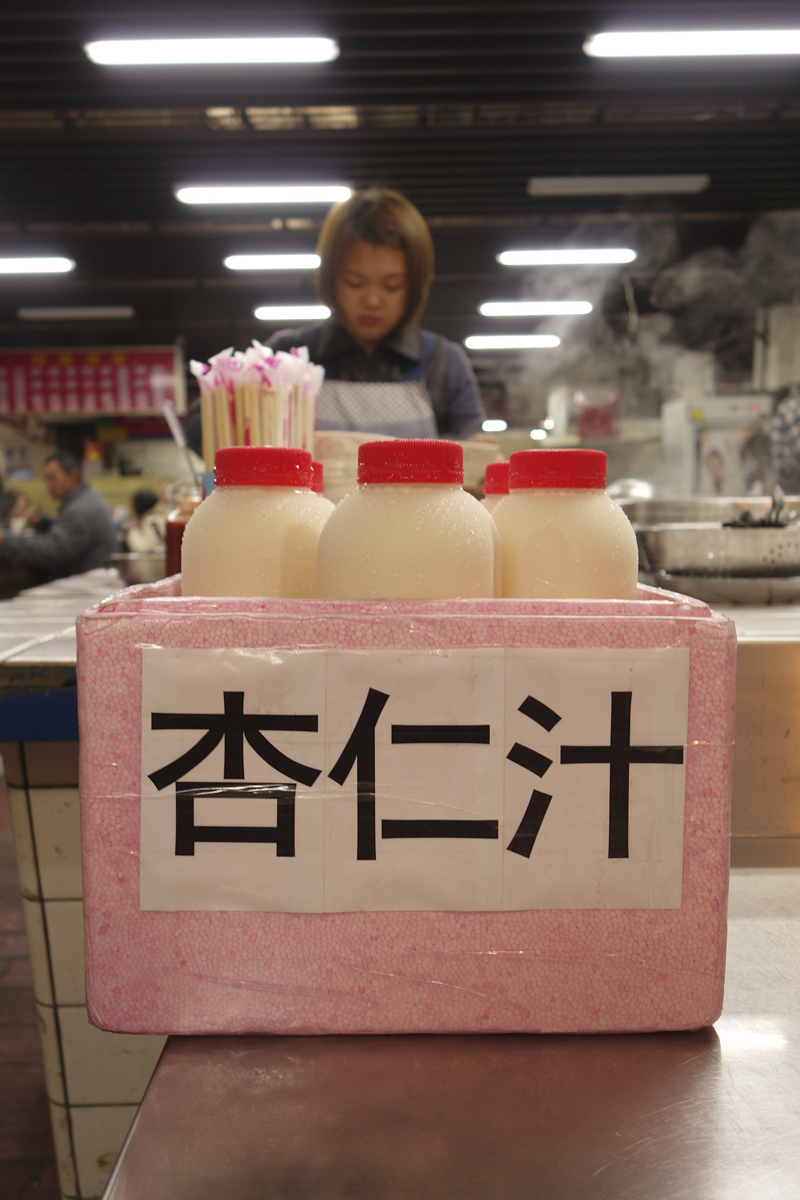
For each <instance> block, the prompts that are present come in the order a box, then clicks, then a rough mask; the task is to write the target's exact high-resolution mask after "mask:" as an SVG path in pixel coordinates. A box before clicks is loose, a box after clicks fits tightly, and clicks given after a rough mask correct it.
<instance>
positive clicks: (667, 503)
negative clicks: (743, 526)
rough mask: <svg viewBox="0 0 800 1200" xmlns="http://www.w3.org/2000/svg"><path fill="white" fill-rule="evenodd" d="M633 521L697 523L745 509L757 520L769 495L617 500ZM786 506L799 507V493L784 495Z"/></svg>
mask: <svg viewBox="0 0 800 1200" xmlns="http://www.w3.org/2000/svg"><path fill="white" fill-rule="evenodd" d="M617 503H618V504H620V505H621V507H622V508H623V509H624V510H625V513H626V514H627V517H628V520H629V521H630V522H631V523H632V524H633V525H677V524H687V523H689V524H696V523H697V522H698V521H702V522H706V521H709V522H710V521H713V522H716V523H717V524H719V525H721V524H722V523H723V521H735V520H736V519H737V517H740V516H741V515H742V513H743V512H745V511H746V510H747V509H749V510H750V512H751V513H752V514H753V516H754V517H755V518H756V520H760V519H761V518H762V517H766V516H767V514H768V513H769V511H770V509H771V508H772V497H771V496H693V497H687V498H686V499H684V500H619V501H617ZM785 504H786V508H787V509H788V510H789V511H790V512H791V511H792V509H797V510H799V511H800V496H786V497H785Z"/></svg>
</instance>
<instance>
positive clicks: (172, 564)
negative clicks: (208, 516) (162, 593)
mask: <svg viewBox="0 0 800 1200" xmlns="http://www.w3.org/2000/svg"><path fill="white" fill-rule="evenodd" d="M202 502H203V489H202V488H201V487H196V486H195V485H194V484H192V483H179V484H178V486H177V488H176V489H175V507H174V508H173V509H172V511H171V512H170V513H169V515H168V516H167V527H166V532H165V537H164V541H165V542H166V556H167V561H166V565H165V569H166V572H167V575H177V574H178V573H179V572H180V569H181V546H182V543H183V535H184V532H185V530H186V524H187V522H188V521H189V518H190V517H191V515H192V513H193V512H194V511H195V509H196V508H199V506H200V505H201V504H202Z"/></svg>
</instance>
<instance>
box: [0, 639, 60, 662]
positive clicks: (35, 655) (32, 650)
mask: <svg viewBox="0 0 800 1200" xmlns="http://www.w3.org/2000/svg"><path fill="white" fill-rule="evenodd" d="M12 649H13V647H12ZM6 654H7V655H8V658H7V661H8V662H11V663H25V662H35V663H74V662H75V660H76V657H77V642H76V640H75V634H74V633H73V634H70V635H67V636H66V637H59V638H50V639H49V640H47V641H45V640H44V639H42V641H38V642H36V643H35V644H34V645H33V646H27V647H26V649H24V650H20V651H18V652H17V653H16V654H13V653H12V654H9V653H8V651H6Z"/></svg>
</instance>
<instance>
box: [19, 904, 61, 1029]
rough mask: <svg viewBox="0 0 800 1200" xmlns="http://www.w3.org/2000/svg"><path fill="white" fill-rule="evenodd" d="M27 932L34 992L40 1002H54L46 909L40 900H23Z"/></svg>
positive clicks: (50, 1003)
mask: <svg viewBox="0 0 800 1200" xmlns="http://www.w3.org/2000/svg"><path fill="white" fill-rule="evenodd" d="M22 908H23V912H24V913H25V932H26V933H27V935H28V953H29V954H30V957H31V970H32V972H33V994H34V996H35V997H36V999H37V1000H38V1002H39V1003H40V1004H49V1005H51V1006H52V1004H53V988H52V984H51V978H50V956H49V954H48V948H47V937H46V935H45V928H44V911H43V909H42V906H41V904H40V903H39V901H38V900H23V901H22Z"/></svg>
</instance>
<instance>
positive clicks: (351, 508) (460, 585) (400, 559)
mask: <svg viewBox="0 0 800 1200" xmlns="http://www.w3.org/2000/svg"><path fill="white" fill-rule="evenodd" d="M463 482H464V453H463V450H462V448H461V446H459V445H458V443H457V442H447V441H440V440H437V439H416V438H397V439H394V440H392V441H375V442H366V443H365V444H364V445H362V446H360V447H359V451H358V487H357V489H356V491H355V492H352V493H350V495H347V496H345V497H344V498H343V499H342V500H340V501H339V503H338V504H337V506H336V509H335V511H334V512H333V514H332V515H331V517H330V520H329V521H328V523H327V525H326V526H325V529H324V530H323V532H322V536H321V537H320V542H319V552H318V555H317V584H318V591H319V595H320V596H322V597H324V598H329V599H352V600H443V599H455V598H459V597H460V598H475V597H491V596H493V595H494V594H495V582H494V572H495V556H496V551H495V538H496V536H497V531H496V530H495V528H494V522H493V521H492V518H491V516H490V515H489V513H487V512H486V510H485V508H483V507H482V505H481V504H480V502H479V501H478V500H476V499H475V497H474V496H470V495H469V493H468V492H465V491H464V489H463V486H462V485H463ZM498 546H499V541H498Z"/></svg>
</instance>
